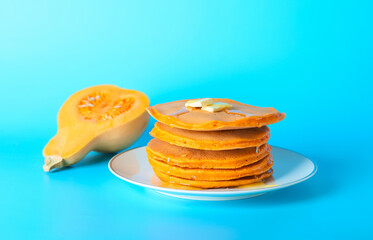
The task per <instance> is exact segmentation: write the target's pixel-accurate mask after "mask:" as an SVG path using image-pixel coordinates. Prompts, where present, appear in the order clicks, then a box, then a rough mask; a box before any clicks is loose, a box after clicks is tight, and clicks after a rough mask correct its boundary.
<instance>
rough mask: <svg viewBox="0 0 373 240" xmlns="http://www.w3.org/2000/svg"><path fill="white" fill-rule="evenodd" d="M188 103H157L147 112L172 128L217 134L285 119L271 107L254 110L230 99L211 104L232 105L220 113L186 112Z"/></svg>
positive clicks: (216, 99)
mask: <svg viewBox="0 0 373 240" xmlns="http://www.w3.org/2000/svg"><path fill="white" fill-rule="evenodd" d="M187 101H188V100H180V101H175V102H169V103H163V104H157V105H155V106H152V107H148V108H147V111H148V112H149V114H150V115H152V116H153V117H154V118H155V119H156V120H158V121H159V122H162V123H164V124H166V125H169V126H171V127H177V128H182V129H188V130H198V131H216V130H229V129H244V128H253V127H261V126H264V125H269V124H273V123H277V122H279V121H281V120H283V119H284V118H285V114H284V113H280V112H278V111H277V110H276V109H274V108H262V107H255V106H251V105H247V104H243V103H240V102H237V101H233V100H230V99H221V98H214V99H213V101H214V102H224V103H228V104H230V105H232V108H231V109H226V110H224V111H221V112H214V113H211V112H207V111H204V110H201V109H198V108H191V109H189V108H188V109H186V108H185V103H186V102H187Z"/></svg>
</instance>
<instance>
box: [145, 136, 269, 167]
mask: <svg viewBox="0 0 373 240" xmlns="http://www.w3.org/2000/svg"><path fill="white" fill-rule="evenodd" d="M146 152H147V154H148V156H149V157H150V158H152V159H155V160H158V161H162V162H166V163H167V164H170V165H173V166H178V167H184V168H202V169H209V168H216V169H235V168H240V167H243V166H246V165H249V164H252V163H254V162H257V161H259V160H260V159H262V158H264V157H265V156H267V155H269V153H270V152H271V147H270V146H269V145H268V144H263V145H262V146H260V147H259V148H258V151H257V149H256V147H252V148H243V149H234V150H221V151H209V150H198V149H191V148H185V147H179V146H176V145H171V144H169V143H167V142H163V141H161V140H158V139H152V140H150V142H149V143H148V145H147V147H146Z"/></svg>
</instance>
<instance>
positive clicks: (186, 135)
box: [150, 122, 270, 150]
mask: <svg viewBox="0 0 373 240" xmlns="http://www.w3.org/2000/svg"><path fill="white" fill-rule="evenodd" d="M150 135H151V136H153V137H155V138H157V139H159V140H162V141H165V142H168V143H171V144H174V145H177V146H181V147H187V148H194V149H201V150H227V149H237V148H248V147H257V146H261V145H263V144H264V143H266V142H267V141H268V139H269V137H270V131H269V128H268V127H267V126H263V127H260V128H247V129H238V130H225V131H191V130H185V129H180V128H173V127H170V126H167V125H166V124H163V123H159V122H157V123H155V124H154V128H153V129H152V130H151V132H150Z"/></svg>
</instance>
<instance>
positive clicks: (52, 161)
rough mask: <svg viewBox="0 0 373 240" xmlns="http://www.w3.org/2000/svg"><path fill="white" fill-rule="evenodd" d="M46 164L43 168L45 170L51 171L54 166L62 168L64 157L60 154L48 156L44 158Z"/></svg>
mask: <svg viewBox="0 0 373 240" xmlns="http://www.w3.org/2000/svg"><path fill="white" fill-rule="evenodd" d="M44 162H45V164H44V165H43V169H44V171H45V172H49V171H50V170H52V169H54V168H62V167H63V158H62V157H60V156H55V155H54V156H47V157H46V158H45V160H44Z"/></svg>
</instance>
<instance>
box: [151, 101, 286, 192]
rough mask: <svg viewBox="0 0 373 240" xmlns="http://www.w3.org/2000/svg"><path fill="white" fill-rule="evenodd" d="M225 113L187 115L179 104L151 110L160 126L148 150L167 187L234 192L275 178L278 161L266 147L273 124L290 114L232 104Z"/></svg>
mask: <svg viewBox="0 0 373 240" xmlns="http://www.w3.org/2000/svg"><path fill="white" fill-rule="evenodd" d="M213 100H214V102H224V103H228V104H230V105H232V108H231V109H226V110H224V111H221V112H213V113H211V112H206V111H203V110H201V109H194V108H193V109H186V108H185V102H186V101H188V100H182V101H176V102H171V103H165V104H158V105H155V106H154V107H149V108H148V112H149V113H150V114H151V115H152V116H153V117H154V118H156V119H157V120H158V121H159V122H157V123H155V125H154V128H153V129H152V131H151V132H150V135H151V136H153V137H154V139H152V140H151V141H150V142H149V144H148V146H147V148H146V150H147V155H148V159H149V163H150V164H151V166H152V167H153V169H154V172H155V174H156V175H157V176H158V177H159V178H160V179H161V180H162V181H164V182H168V183H174V184H181V185H187V186H191V187H198V188H222V187H234V186H240V185H245V184H250V183H255V182H259V181H262V180H264V179H266V178H268V177H270V176H272V172H273V171H272V165H273V157H272V155H271V147H270V146H269V145H268V144H267V141H268V139H269V137H270V131H269V128H268V127H267V126H266V125H268V124H271V123H275V122H278V121H281V120H282V119H283V118H284V117H285V114H283V113H279V112H278V111H276V110H275V109H273V108H258V107H254V106H250V105H246V104H242V103H239V102H235V101H232V100H229V99H213Z"/></svg>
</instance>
